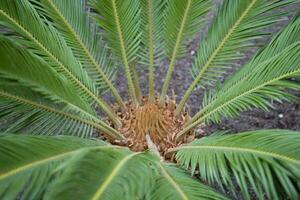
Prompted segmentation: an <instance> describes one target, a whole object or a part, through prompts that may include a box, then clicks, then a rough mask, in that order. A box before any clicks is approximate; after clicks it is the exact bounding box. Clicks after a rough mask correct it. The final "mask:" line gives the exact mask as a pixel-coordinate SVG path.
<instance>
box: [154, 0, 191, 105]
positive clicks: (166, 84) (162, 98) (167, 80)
mask: <svg viewBox="0 0 300 200" xmlns="http://www.w3.org/2000/svg"><path fill="white" fill-rule="evenodd" d="M192 1H193V0H188V2H187V6H186V9H185V11H184V14H183V17H182V21H181V24H180V28H179V32H178V35H177V37H176V42H175V46H174V50H173V53H172V57H171V61H170V64H169V67H168V71H167V75H166V78H165V82H164V85H163V87H162V92H161V96H160V103H161V104H162V103H163V102H164V101H165V96H166V94H167V90H168V88H169V84H170V80H171V76H172V72H173V70H174V65H175V61H176V57H177V54H178V51H179V48H180V43H181V41H182V37H183V34H184V32H183V30H184V28H185V25H186V21H187V19H188V13H189V11H190V7H191V4H192Z"/></svg>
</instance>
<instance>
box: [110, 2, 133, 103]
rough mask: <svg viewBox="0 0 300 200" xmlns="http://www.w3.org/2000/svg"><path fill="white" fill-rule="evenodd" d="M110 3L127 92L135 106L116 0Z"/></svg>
mask: <svg viewBox="0 0 300 200" xmlns="http://www.w3.org/2000/svg"><path fill="white" fill-rule="evenodd" d="M111 3H112V7H113V15H114V20H115V23H116V28H117V32H118V36H119V42H120V46H121V54H122V61H123V64H124V68H125V76H126V79H127V82H128V89H129V94H130V96H131V98H132V102H133V104H134V105H135V106H137V105H138V101H137V98H136V95H135V91H134V84H133V81H132V78H131V73H130V66H129V63H128V59H127V53H126V48H125V44H124V38H123V33H122V29H121V24H120V20H119V16H118V11H117V5H116V0H111Z"/></svg>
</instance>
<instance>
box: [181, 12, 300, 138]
mask: <svg viewBox="0 0 300 200" xmlns="http://www.w3.org/2000/svg"><path fill="white" fill-rule="evenodd" d="M299 24H300V18H299V17H296V18H295V20H293V21H292V22H291V23H290V24H289V25H288V27H286V28H285V29H284V30H283V31H282V32H281V33H279V34H278V35H277V36H276V37H275V38H274V39H273V40H272V41H271V42H270V44H269V45H268V46H267V47H266V48H264V49H263V50H262V51H260V52H259V53H258V54H257V55H256V56H254V58H253V59H252V60H251V61H250V62H249V63H248V64H246V65H244V66H243V67H242V68H241V70H240V71H239V72H238V73H237V74H236V75H234V76H233V77H232V78H230V79H229V80H227V81H226V82H225V85H224V87H222V89H218V90H216V91H210V92H208V93H207V95H206V98H204V101H203V105H202V108H201V111H200V112H198V113H197V114H196V115H195V116H194V117H193V118H192V120H191V123H190V125H189V126H187V127H186V128H185V129H184V130H183V131H182V132H181V133H179V134H178V135H180V136H178V137H181V136H182V135H184V133H185V132H186V131H187V130H190V128H192V127H195V126H196V125H197V124H199V123H201V122H203V121H205V122H207V123H208V122H219V121H220V120H221V119H223V118H228V117H235V116H237V115H238V114H239V113H240V112H242V111H246V110H249V109H251V108H253V107H256V108H260V109H263V110H268V108H270V107H271V108H272V104H271V103H270V100H272V101H279V102H281V101H282V100H287V101H291V100H293V99H295V97H294V96H293V95H291V94H289V93H288V92H287V91H286V90H283V89H288V88H290V89H299V84H298V82H297V81H296V80H295V81H292V80H290V78H292V77H298V76H299V72H300V65H299V63H300V60H299V59H300V57H299V54H300V51H299V48H300V28H299V27H300V26H299Z"/></svg>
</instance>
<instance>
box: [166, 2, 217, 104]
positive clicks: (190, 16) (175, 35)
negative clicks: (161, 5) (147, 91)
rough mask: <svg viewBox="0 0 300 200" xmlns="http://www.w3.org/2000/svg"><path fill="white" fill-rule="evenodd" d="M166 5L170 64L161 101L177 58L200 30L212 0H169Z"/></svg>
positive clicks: (167, 49) (167, 51)
mask: <svg viewBox="0 0 300 200" xmlns="http://www.w3.org/2000/svg"><path fill="white" fill-rule="evenodd" d="M166 6H167V8H166V16H165V32H164V40H165V52H166V54H167V56H168V57H169V58H170V64H169V67H168V71H167V75H166V78H165V82H164V85H163V87H162V92H161V98H160V100H161V102H164V99H165V96H166V94H167V90H168V88H169V84H170V79H171V76H172V73H173V70H174V65H175V61H176V58H177V57H178V56H180V55H182V54H183V53H185V45H186V42H188V39H189V38H191V37H192V36H194V34H195V33H196V32H197V31H198V30H199V28H200V26H201V25H202V23H203V21H204V19H205V18H203V16H204V15H205V14H206V13H207V12H208V11H209V10H210V6H211V1H208V0H187V1H182V0H168V1H167V5H166ZM201 17H202V18H201Z"/></svg>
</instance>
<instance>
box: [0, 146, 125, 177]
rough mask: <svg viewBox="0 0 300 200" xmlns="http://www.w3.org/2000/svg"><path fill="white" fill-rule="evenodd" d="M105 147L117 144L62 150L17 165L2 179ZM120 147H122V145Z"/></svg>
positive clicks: (2, 175)
mask: <svg viewBox="0 0 300 200" xmlns="http://www.w3.org/2000/svg"><path fill="white" fill-rule="evenodd" d="M104 148H116V147H115V146H96V147H83V148H79V149H75V150H71V151H66V152H62V153H60V154H57V155H54V156H50V157H48V158H44V159H42V160H38V161H33V162H32V163H27V164H25V165H23V166H20V167H17V168H15V169H13V170H10V171H7V172H5V173H3V174H1V175H0V181H1V180H3V179H5V178H7V177H10V176H13V175H15V174H17V173H20V172H22V171H25V170H28V169H30V168H34V167H36V166H38V165H42V164H44V163H47V162H52V161H55V160H59V159H62V158H64V157H67V156H71V155H72V154H75V153H77V152H79V151H82V150H83V149H87V150H92V149H104ZM120 148H122V147H120Z"/></svg>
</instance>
